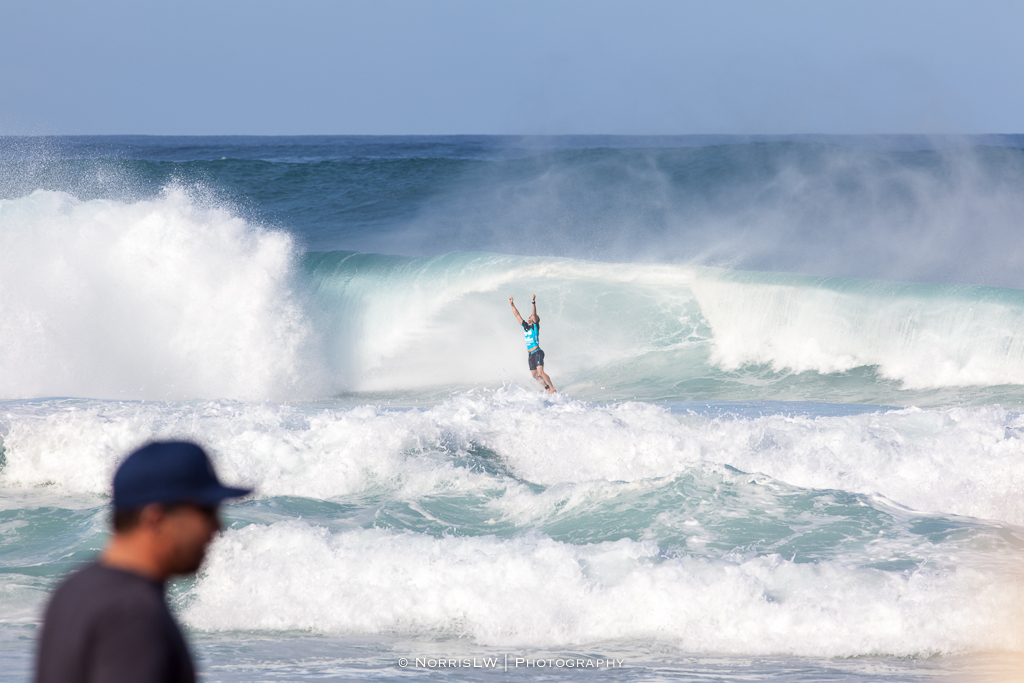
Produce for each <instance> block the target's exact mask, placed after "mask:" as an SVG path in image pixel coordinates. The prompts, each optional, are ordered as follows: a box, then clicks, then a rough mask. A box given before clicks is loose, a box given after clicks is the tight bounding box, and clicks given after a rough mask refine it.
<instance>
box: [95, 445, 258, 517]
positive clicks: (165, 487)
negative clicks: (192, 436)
mask: <svg viewBox="0 0 1024 683" xmlns="http://www.w3.org/2000/svg"><path fill="white" fill-rule="evenodd" d="M250 493H252V489H240V488H235V487H232V486H224V485H223V484H221V483H220V480H219V479H217V474H216V473H215V472H214V471H213V463H211V462H210V457H209V456H208V455H206V451H204V450H203V449H202V448H200V447H199V446H197V445H196V444H194V443H190V442H188V441H155V442H153V443H150V444H147V445H145V446H143V447H142V448H139V449H138V450H136V451H133V452H132V453H131V455H129V456H128V457H127V458H125V461H124V462H123V463H121V466H120V467H118V468H117V472H115V473H114V500H113V504H114V508H115V509H118V510H133V509H136V508H141V507H145V506H146V505H149V504H150V503H163V504H165V505H174V504H176V503H192V504H193V505H203V506H215V505H218V504H219V503H220V502H221V501H222V500H224V499H225V498H239V497H241V496H247V495H249V494H250Z"/></svg>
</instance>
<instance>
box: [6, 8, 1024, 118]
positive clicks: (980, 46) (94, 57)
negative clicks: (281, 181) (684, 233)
mask: <svg viewBox="0 0 1024 683" xmlns="http://www.w3.org/2000/svg"><path fill="white" fill-rule="evenodd" d="M0 18H2V21H0V65H2V66H0V135H12V134H14V135H43V134H68V135H73V134H152V135H225V134H238V135H314V134H336V135H361V134H377V135H390V134H396V135H419V134H422V135H431V134H512V135H547V134H625V135H671V134H794V133H826V134H828V133H831V134H873V133H874V134H884V133H925V134H958V133H963V134H977V133H1022V132H1024V120H1022V119H1024V87H1022V85H1024V40H1021V39H1020V27H1021V26H1024V2H1016V1H1004V2H996V1H985V0H973V1H971V2H966V1H965V2H948V1H943V0H928V1H924V0H885V1H875V0H857V1H850V2H838V1H830V0H814V1H809V0H776V1H772V2H767V1H757V2H755V1H741V0H736V1H729V0H720V1H715V2H711V1H706V0H702V1H696V0H694V1H686V0H646V1H645V0H629V1H626V0H615V1H611V0H607V1H605V0H543V1H535V0H515V1H502V2H498V1H491V0H473V1H471V0H373V1H372V2H371V1H369V0H366V1H363V2H355V1H349V0H287V1H285V0H275V1H271V0H176V1H175V2H169V1H166V0H165V1H164V2H145V1H143V2H140V1H139V0H124V1H119V0H92V1H91V2H88V3H86V2H81V0H33V1H32V2H28V1H27V0H25V1H22V0H12V1H11V2H9V3H5V6H4V8H3V10H2V13H0Z"/></svg>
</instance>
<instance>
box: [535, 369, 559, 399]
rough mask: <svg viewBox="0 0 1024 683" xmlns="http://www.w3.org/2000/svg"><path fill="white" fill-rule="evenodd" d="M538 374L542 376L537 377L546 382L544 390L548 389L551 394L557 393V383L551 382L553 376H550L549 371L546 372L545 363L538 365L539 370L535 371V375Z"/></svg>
mask: <svg viewBox="0 0 1024 683" xmlns="http://www.w3.org/2000/svg"><path fill="white" fill-rule="evenodd" d="M537 374H540V377H537V379H539V380H540V381H542V382H543V383H544V390H545V391H547V392H548V393H549V394H553V393H555V391H556V390H555V385H554V384H553V383H552V382H551V378H550V377H548V373H546V372H544V366H543V365H538V366H537V370H536V372H535V373H534V376H535V377H536V375H537Z"/></svg>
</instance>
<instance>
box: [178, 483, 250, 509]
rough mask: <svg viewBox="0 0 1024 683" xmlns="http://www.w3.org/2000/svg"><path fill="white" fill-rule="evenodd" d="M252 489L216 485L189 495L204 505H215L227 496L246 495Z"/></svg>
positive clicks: (239, 496)
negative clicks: (197, 493)
mask: <svg viewBox="0 0 1024 683" xmlns="http://www.w3.org/2000/svg"><path fill="white" fill-rule="evenodd" d="M253 490H254V489H240V488H236V487H234V486H218V487H215V488H209V489H206V490H205V491H203V492H202V493H200V494H199V495H196V496H190V497H189V498H190V500H193V501H195V502H197V503H204V504H206V505H217V504H219V503H221V502H222V501H225V500H227V499H228V498H242V497H244V496H248V495H249V494H250V493H252V492H253Z"/></svg>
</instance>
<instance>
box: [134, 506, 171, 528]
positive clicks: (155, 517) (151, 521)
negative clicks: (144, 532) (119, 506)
mask: <svg viewBox="0 0 1024 683" xmlns="http://www.w3.org/2000/svg"><path fill="white" fill-rule="evenodd" d="M166 514H167V511H166V510H164V506H163V505H161V504H160V503H150V504H149V505H147V506H145V507H144V508H142V509H141V510H139V526H140V527H153V526H156V525H157V524H159V523H160V522H161V521H163V518H164V516H165V515H166Z"/></svg>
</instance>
